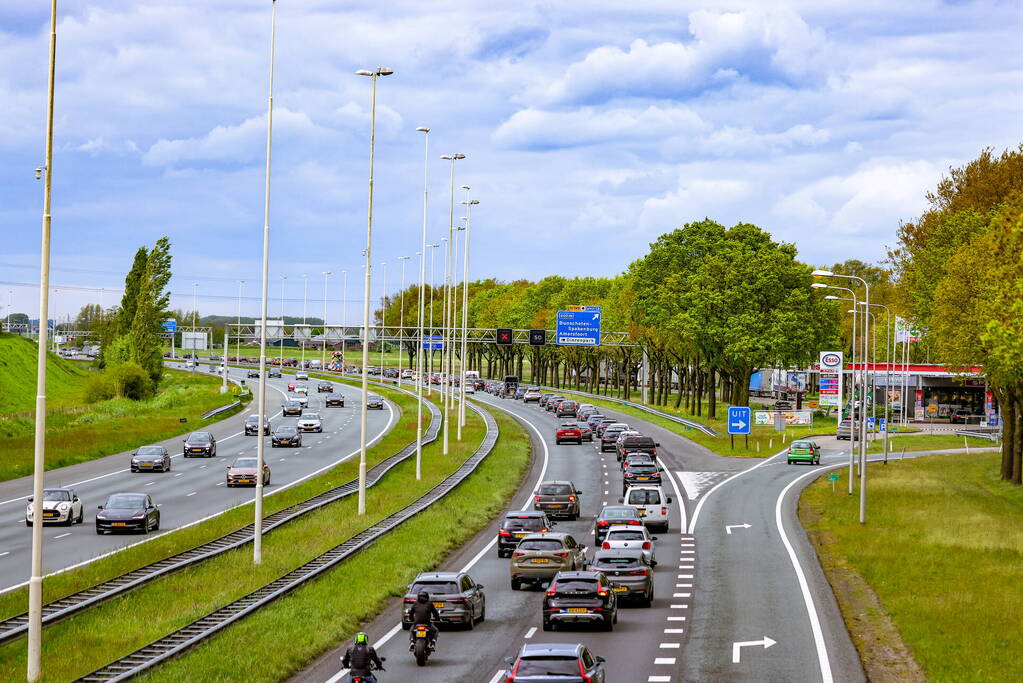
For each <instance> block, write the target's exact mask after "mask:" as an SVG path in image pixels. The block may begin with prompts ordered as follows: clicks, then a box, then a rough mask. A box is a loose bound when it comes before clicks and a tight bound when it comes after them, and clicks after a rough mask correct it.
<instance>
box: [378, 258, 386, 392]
mask: <svg viewBox="0 0 1023 683" xmlns="http://www.w3.org/2000/svg"><path fill="white" fill-rule="evenodd" d="M380 267H381V268H383V269H384V293H383V296H381V297H380V378H381V379H384V378H385V377H386V375H385V374H384V327H385V326H386V324H387V319H386V316H387V261H381V262H380Z"/></svg>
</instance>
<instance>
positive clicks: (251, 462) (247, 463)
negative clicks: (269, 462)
mask: <svg viewBox="0 0 1023 683" xmlns="http://www.w3.org/2000/svg"><path fill="white" fill-rule="evenodd" d="M255 466H256V459H255V458H238V459H237V460H235V461H234V464H233V465H231V467H255Z"/></svg>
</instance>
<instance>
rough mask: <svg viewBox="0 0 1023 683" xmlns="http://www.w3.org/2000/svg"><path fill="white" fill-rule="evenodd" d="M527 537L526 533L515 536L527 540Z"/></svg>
mask: <svg viewBox="0 0 1023 683" xmlns="http://www.w3.org/2000/svg"><path fill="white" fill-rule="evenodd" d="M525 537H526V534H524V533H522V534H515V538H525Z"/></svg>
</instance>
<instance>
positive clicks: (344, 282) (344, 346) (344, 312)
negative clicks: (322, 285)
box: [341, 270, 348, 375]
mask: <svg viewBox="0 0 1023 683" xmlns="http://www.w3.org/2000/svg"><path fill="white" fill-rule="evenodd" d="M347 350H348V271H347V270H342V271H341V374H342V375H344V374H345V367H346V366H347V365H348V359H347V358H346V357H345V351H347Z"/></svg>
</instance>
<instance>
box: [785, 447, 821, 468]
mask: <svg viewBox="0 0 1023 683" xmlns="http://www.w3.org/2000/svg"><path fill="white" fill-rule="evenodd" d="M788 461H789V464H790V465H793V464H795V463H797V462H808V463H810V464H811V465H819V464H821V447H820V446H818V445H817V444H816V443H815V442H813V441H793V442H792V444H791V445H790V446H789V453H788Z"/></svg>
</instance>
